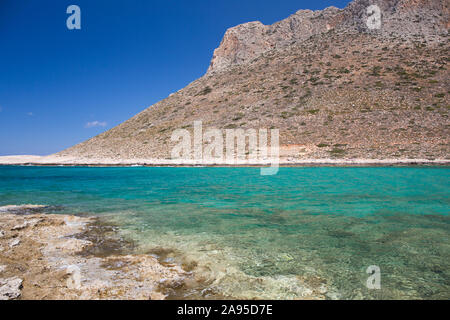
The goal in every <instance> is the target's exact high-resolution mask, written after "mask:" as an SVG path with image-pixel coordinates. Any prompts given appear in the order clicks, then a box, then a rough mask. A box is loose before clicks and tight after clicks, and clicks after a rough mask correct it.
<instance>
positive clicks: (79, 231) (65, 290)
mask: <svg viewBox="0 0 450 320" xmlns="http://www.w3.org/2000/svg"><path fill="white" fill-rule="evenodd" d="M13 212H17V211H13ZM0 225H2V227H3V228H6V229H7V230H11V229H13V228H15V227H16V228H15V230H14V232H15V233H17V236H16V238H13V239H9V238H1V239H0V244H1V245H6V246H13V247H14V250H9V251H6V252H5V253H2V254H1V255H0V265H17V266H26V268H22V267H21V268H18V269H15V268H10V269H11V270H8V271H11V272H13V274H12V275H10V274H9V273H8V276H14V275H15V276H16V278H17V277H20V281H19V280H14V279H8V281H6V280H5V281H4V285H5V286H4V288H3V289H2V290H4V292H5V294H4V297H3V298H4V299H6V298H8V299H15V298H17V297H19V296H21V298H23V299H39V300H41V299H87V300H95V299H133V300H139V299H143V300H147V299H164V298H165V297H166V296H167V293H166V292H168V291H170V290H173V289H174V288H178V287H181V286H183V284H184V280H185V279H186V278H187V277H188V276H189V275H188V274H187V273H186V272H184V271H183V270H182V269H181V268H180V267H177V266H175V265H171V266H165V265H162V264H161V263H160V262H159V261H158V260H157V259H156V258H155V257H153V256H150V255H145V254H128V255H124V252H122V251H120V250H113V251H111V244H112V243H113V242H114V241H116V242H117V244H121V245H123V244H124V243H125V240H122V239H117V240H114V239H116V238H115V237H119V236H118V235H113V234H112V233H111V230H113V229H112V228H111V226H105V225H103V224H100V223H99V222H98V221H96V220H95V219H93V218H86V217H77V216H69V215H52V214H46V213H41V214H29V215H22V214H20V213H18V215H16V214H10V213H9V212H8V213H5V214H0ZM30 226H33V227H32V228H31V227H30ZM94 226H95V227H94ZM102 230H103V231H102ZM85 239H89V240H92V241H89V240H85ZM94 242H95V243H94ZM19 244H20V245H19ZM102 246H106V247H105V248H104V251H101V247H102ZM92 247H96V250H91V248H92ZM128 253H130V252H128ZM22 280H23V283H28V284H30V285H27V286H24V288H23V289H22V290H21V293H19V292H18V290H17V288H18V287H20V285H21V284H22V282H21V281H22ZM2 286H3V285H2Z"/></svg>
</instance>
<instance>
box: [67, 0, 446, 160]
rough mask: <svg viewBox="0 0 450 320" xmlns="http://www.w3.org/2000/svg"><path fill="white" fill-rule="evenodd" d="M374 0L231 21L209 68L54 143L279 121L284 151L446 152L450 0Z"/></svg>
mask: <svg viewBox="0 0 450 320" xmlns="http://www.w3.org/2000/svg"><path fill="white" fill-rule="evenodd" d="M376 3H377V4H378V5H379V7H380V9H381V23H382V24H381V28H380V29H373V30H372V29H369V28H367V25H366V21H367V18H368V17H369V14H368V12H367V7H368V6H369V5H371V4H373V2H372V1H368V0H355V1H353V2H351V3H350V4H349V5H348V6H347V7H346V8H344V9H337V8H328V9H325V10H322V11H314V12H313V11H310V10H301V11H298V12H297V13H295V14H293V15H292V16H290V17H288V18H287V19H285V20H283V21H280V22H278V23H275V24H273V25H271V26H265V25H263V24H261V23H260V22H250V23H246V24H243V25H240V26H237V27H234V28H231V29H230V30H228V31H227V32H226V34H225V37H224V39H223V40H222V43H221V44H220V46H219V48H218V49H217V50H216V51H215V52H214V57H213V59H212V61H211V66H210V68H209V70H208V72H207V73H206V74H205V75H204V76H203V77H201V78H200V79H198V80H196V81H194V82H192V83H191V84H190V85H188V86H187V87H185V88H183V89H182V90H180V91H178V92H176V93H174V94H172V95H170V96H169V97H168V98H166V99H164V100H162V101H160V102H158V103H156V104H154V105H153V106H151V107H149V108H147V109H146V110H144V111H142V112H141V113H139V114H138V115H136V116H135V117H133V118H131V119H129V120H128V121H125V122H124V123H122V124H120V125H119V126H117V127H115V128H113V129H111V130H109V131H107V132H104V133H102V134H100V135H99V136H97V137H94V138H92V139H90V140H88V141H86V142H83V143H81V144H79V145H76V146H74V147H72V148H69V149H67V150H64V151H62V152H60V153H59V154H58V155H62V156H71V157H83V158H111V159H136V158H140V159H144V158H160V159H165V158H170V152H171V150H172V148H173V146H174V144H173V143H172V142H171V139H170V137H171V134H172V132H173V131H174V130H176V129H185V128H186V129H188V130H191V129H192V125H193V122H194V121H202V122H203V126H204V127H205V128H206V127H213V128H218V129H227V128H242V129H249V128H277V129H279V130H280V143H281V144H282V146H283V147H282V156H283V155H284V156H285V157H292V158H296V159H317V158H329V157H332V158H371V159H389V158H427V159H433V158H447V159H449V158H450V152H449V151H450V121H449V111H450V99H449V94H450V77H449V69H448V62H449V56H448V52H450V42H449V36H448V26H449V2H448V0H378V1H376Z"/></svg>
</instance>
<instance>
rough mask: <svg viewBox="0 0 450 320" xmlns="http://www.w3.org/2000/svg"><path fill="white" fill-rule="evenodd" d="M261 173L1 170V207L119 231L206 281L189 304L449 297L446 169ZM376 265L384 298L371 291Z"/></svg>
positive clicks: (449, 197) (449, 193) (449, 202)
mask: <svg viewBox="0 0 450 320" xmlns="http://www.w3.org/2000/svg"><path fill="white" fill-rule="evenodd" d="M259 173H260V170H259V169H257V168H78V167H73V168H66V167H0V205H8V204H25V203H26V204H28V203H33V204H46V205H51V206H55V211H56V212H60V213H79V214H81V213H87V214H91V215H97V216H101V217H103V218H105V219H107V220H108V221H111V222H114V223H116V224H117V225H118V226H120V230H121V232H122V233H123V234H124V235H126V236H127V237H130V238H131V239H133V240H135V241H136V243H137V244H138V245H139V249H138V250H140V251H143V252H165V253H164V255H162V256H163V258H164V259H166V260H167V262H171V261H172V260H173V261H175V262H182V263H184V265H185V266H186V267H188V268H190V269H192V270H194V271H196V273H198V274H202V275H204V279H202V280H205V281H207V283H208V289H207V290H204V291H203V292H195V289H192V291H185V292H184V293H183V294H186V295H187V297H198V296H200V295H203V296H204V297H206V298H213V297H214V296H219V295H220V296H228V297H235V298H269V299H272V298H273V299H295V298H302V297H309V296H314V295H315V294H316V293H317V292H318V291H320V292H321V293H322V294H324V296H325V297H327V298H343V299H373V298H377V299H406V298H417V299H449V298H450V262H449V261H450V241H449V233H450V228H449V226H450V217H449V215H448V214H449V212H450V210H449V209H450V188H449V187H450V168H448V167H426V168H425V167H424V168H417V167H416V168H406V167H401V168H281V169H280V172H279V173H278V174H277V175H275V176H260V174H259ZM371 265H376V266H379V267H380V269H381V289H380V290H369V289H368V288H367V287H366V281H367V278H368V277H369V275H368V274H367V273H366V269H367V267H369V266H371ZM324 288H325V289H324ZM203 289H204V288H203ZM310 289H314V292H311V291H310Z"/></svg>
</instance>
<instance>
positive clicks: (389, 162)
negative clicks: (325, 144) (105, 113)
mask: <svg viewBox="0 0 450 320" xmlns="http://www.w3.org/2000/svg"><path fill="white" fill-rule="evenodd" d="M449 164H450V159H330V158H324V159H296V158H286V157H282V158H280V159H279V161H273V160H271V159H266V160H258V161H249V160H237V161H235V162H232V163H230V162H225V161H214V160H204V161H202V162H199V161H195V160H190V159H189V160H172V159H113V158H76V157H62V156H57V155H49V156H35V155H16V156H1V157H0V165H34V166H225V167H226V166H266V165H267V166H270V165H279V166H405V165H449Z"/></svg>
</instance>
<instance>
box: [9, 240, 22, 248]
mask: <svg viewBox="0 0 450 320" xmlns="http://www.w3.org/2000/svg"><path fill="white" fill-rule="evenodd" d="M19 244H20V239H13V240H11V241H10V242H9V247H10V248H13V247H15V246H18V245H19Z"/></svg>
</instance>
